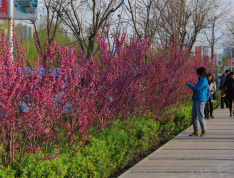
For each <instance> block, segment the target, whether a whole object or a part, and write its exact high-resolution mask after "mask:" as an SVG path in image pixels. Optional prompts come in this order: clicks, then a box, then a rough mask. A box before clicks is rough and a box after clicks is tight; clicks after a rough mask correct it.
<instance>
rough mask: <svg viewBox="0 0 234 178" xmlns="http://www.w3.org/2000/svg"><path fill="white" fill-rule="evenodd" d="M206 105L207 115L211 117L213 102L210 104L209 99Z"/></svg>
mask: <svg viewBox="0 0 234 178" xmlns="http://www.w3.org/2000/svg"><path fill="white" fill-rule="evenodd" d="M208 103H209V108H208ZM208 103H207V110H208V113H210V116H213V110H214V108H213V102H211V99H209V101H208Z"/></svg>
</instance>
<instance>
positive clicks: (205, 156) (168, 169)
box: [119, 109, 234, 178]
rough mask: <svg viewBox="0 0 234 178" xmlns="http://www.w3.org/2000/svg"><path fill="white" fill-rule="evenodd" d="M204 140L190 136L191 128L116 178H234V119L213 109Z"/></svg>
mask: <svg viewBox="0 0 234 178" xmlns="http://www.w3.org/2000/svg"><path fill="white" fill-rule="evenodd" d="M214 116H215V118H214V119H210V120H208V121H207V137H205V138H201V137H189V136H188V135H189V134H190V133H191V132H193V128H192V126H191V127H189V128H188V129H186V130H185V131H183V132H182V133H180V134H179V135H178V136H177V137H176V138H174V139H173V140H171V141H170V142H168V143H166V144H165V145H164V146H162V147H160V148H159V149H158V150H156V151H155V152H154V153H152V154H151V155H149V156H147V157H146V158H145V159H143V160H142V161H141V162H139V163H138V164H136V165H135V166H133V167H132V168H131V169H129V170H128V171H126V172H125V173H124V174H122V175H121V176H120V177H119V178H148V177H158V178H164V177H165V178H167V177H171V178H195V177H199V178H217V177H228V178H229V177H230V178H234V117H230V116H229V111H228V109H216V110H215V112H214Z"/></svg>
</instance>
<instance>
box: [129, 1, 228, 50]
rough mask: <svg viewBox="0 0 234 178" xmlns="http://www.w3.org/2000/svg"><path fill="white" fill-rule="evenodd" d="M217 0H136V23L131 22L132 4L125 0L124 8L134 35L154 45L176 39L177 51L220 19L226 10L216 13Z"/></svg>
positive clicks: (189, 45)
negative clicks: (154, 43)
mask: <svg viewBox="0 0 234 178" xmlns="http://www.w3.org/2000/svg"><path fill="white" fill-rule="evenodd" d="M220 2H221V1H220V0H216V1H214V0H169V1H168V0H139V3H138V10H139V13H138V19H137V20H136V19H135V11H134V5H135V4H134V2H133V0H128V1H127V3H125V7H126V9H127V11H128V12H129V18H130V20H131V21H132V26H133V27H134V28H135V31H136V32H137V33H139V32H142V33H143V35H144V36H146V37H148V38H151V39H153V38H154V39H156V42H158V44H162V43H165V42H168V41H169V40H170V39H172V38H175V37H177V39H176V41H177V42H178V43H179V45H180V48H181V49H183V47H184V46H185V45H186V46H187V48H188V49H189V50H191V49H192V47H193V45H194V43H195V42H196V39H197V35H198V34H199V33H200V32H201V30H203V29H205V28H207V27H208V26H210V25H211V24H213V22H214V16H215V17H216V20H219V19H220V18H222V17H223V14H224V12H225V13H226V12H227V10H226V9H225V8H226V7H227V6H225V8H224V7H222V9H220V10H218V9H217V4H220Z"/></svg>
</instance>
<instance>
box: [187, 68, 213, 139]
mask: <svg viewBox="0 0 234 178" xmlns="http://www.w3.org/2000/svg"><path fill="white" fill-rule="evenodd" d="M206 75H207V73H206V69H205V68H204V67H199V68H198V69H197V76H198V82H197V84H196V86H193V85H191V84H190V83H189V82H188V87H189V88H190V89H191V90H192V91H193V107H192V122H193V129H194V132H193V133H192V134H191V135H189V136H199V123H200V126H201V129H202V134H201V135H200V136H201V137H205V136H206V120H205V114H204V108H205V104H206V101H207V86H208V81H207V79H206Z"/></svg>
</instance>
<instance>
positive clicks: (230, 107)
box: [228, 99, 232, 114]
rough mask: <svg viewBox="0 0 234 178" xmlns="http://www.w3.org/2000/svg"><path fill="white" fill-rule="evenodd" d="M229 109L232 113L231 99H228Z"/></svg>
mask: <svg viewBox="0 0 234 178" xmlns="http://www.w3.org/2000/svg"><path fill="white" fill-rule="evenodd" d="M228 101H229V110H230V114H231V113H232V99H229V100H228Z"/></svg>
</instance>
